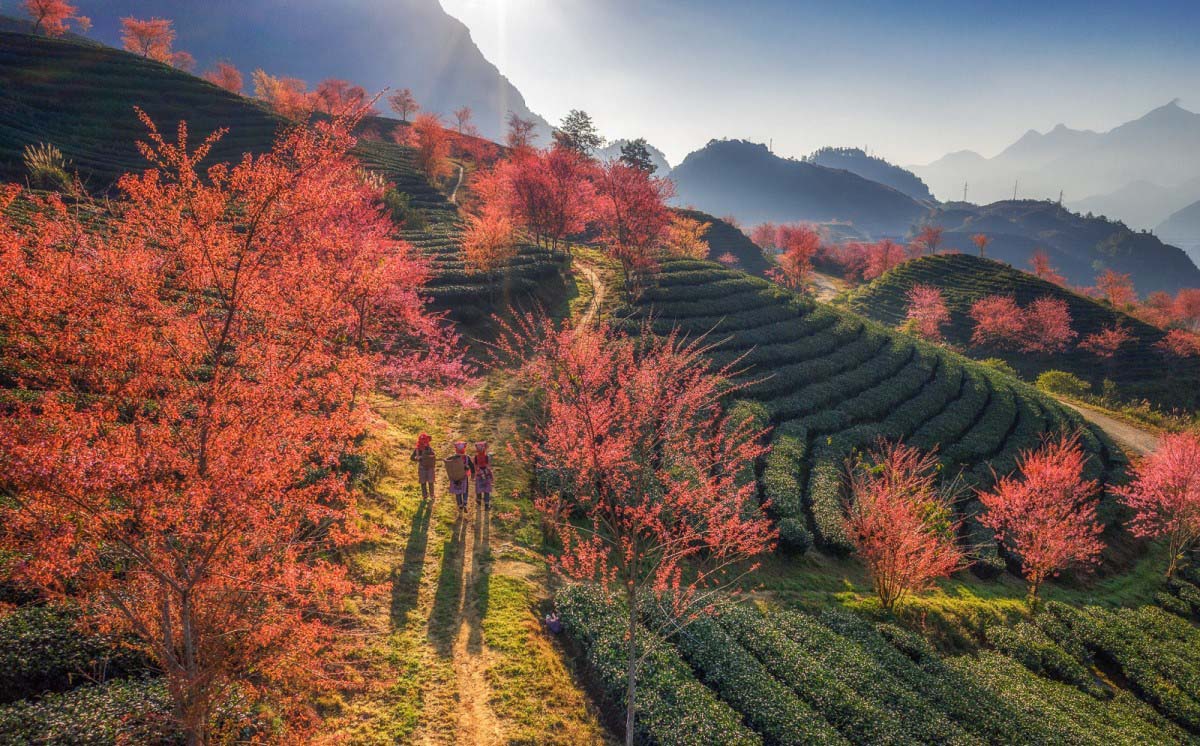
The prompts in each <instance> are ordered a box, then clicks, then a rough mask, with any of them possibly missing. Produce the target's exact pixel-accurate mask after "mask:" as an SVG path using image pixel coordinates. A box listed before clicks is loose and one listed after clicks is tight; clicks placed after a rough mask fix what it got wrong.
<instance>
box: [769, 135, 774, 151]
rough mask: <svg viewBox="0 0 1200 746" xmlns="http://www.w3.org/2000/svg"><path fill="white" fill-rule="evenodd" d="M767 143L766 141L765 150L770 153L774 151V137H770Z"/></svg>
mask: <svg viewBox="0 0 1200 746" xmlns="http://www.w3.org/2000/svg"><path fill="white" fill-rule="evenodd" d="M767 143H768V145H767V150H768V151H769V152H771V153H774V152H775V138H774V137H772V138H771V139H769V140H767Z"/></svg>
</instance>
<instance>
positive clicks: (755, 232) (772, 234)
mask: <svg viewBox="0 0 1200 746" xmlns="http://www.w3.org/2000/svg"><path fill="white" fill-rule="evenodd" d="M750 240H751V241H753V242H754V243H755V245H756V246H758V248H760V249H762V250H763V251H766V252H773V251H775V250H776V249H778V248H779V243H778V241H779V226H777V225H775V224H774V223H759V224H758V225H756V226H754V227H753V228H751V229H750Z"/></svg>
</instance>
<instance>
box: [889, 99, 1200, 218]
mask: <svg viewBox="0 0 1200 746" xmlns="http://www.w3.org/2000/svg"><path fill="white" fill-rule="evenodd" d="M911 170H912V171H913V173H915V174H916V175H917V176H919V177H921V178H922V179H923V180H924V181H925V182H926V183H927V184H929V186H930V188H931V189H932V191H933V193H934V194H935V195H936V196H938V197H940V198H941V199H944V200H945V199H960V198H961V197H962V191H963V185H964V184H966V185H967V199H968V200H970V201H973V202H978V203H988V202H994V201H997V200H1003V199H1012V197H1013V191H1014V189H1015V190H1016V196H1017V198H1018V199H1053V200H1057V199H1058V197H1059V194H1060V192H1061V193H1063V194H1064V196H1065V198H1066V201H1067V204H1069V205H1070V206H1071V207H1073V208H1075V209H1080V210H1084V211H1087V210H1089V209H1092V210H1093V212H1094V211H1095V210H1094V209H1093V206H1092V205H1089V204H1087V203H1088V202H1089V201H1091V200H1094V199H1097V198H1098V197H1099V196H1103V195H1112V196H1111V197H1110V198H1109V199H1108V200H1107V201H1105V202H1104V203H1103V204H1104V205H1105V207H1106V210H1105V213H1104V214H1107V215H1108V216H1109V217H1116V218H1119V219H1122V220H1125V221H1126V222H1129V223H1130V224H1132V225H1134V226H1135V227H1139V228H1148V227H1151V226H1152V225H1154V224H1155V223H1157V222H1158V220H1161V219H1162V218H1163V217H1165V216H1166V215H1167V214H1168V213H1169V212H1170V211H1169V210H1167V211H1165V212H1162V213H1159V214H1157V215H1156V214H1155V212H1154V210H1153V209H1151V210H1150V211H1149V212H1147V211H1146V210H1145V206H1144V205H1143V206H1141V207H1139V206H1138V204H1137V200H1136V198H1135V196H1134V195H1136V193H1137V192H1136V189H1135V187H1134V186H1133V185H1135V184H1136V183H1137V182H1139V181H1140V182H1146V183H1149V184H1152V185H1155V186H1156V187H1158V188H1163V189H1168V190H1170V189H1175V188H1176V187H1178V186H1180V185H1184V184H1188V183H1191V182H1193V181H1194V180H1196V179H1198V178H1200V114H1197V113H1195V112H1191V111H1188V110H1187V109H1184V108H1182V107H1181V106H1180V105H1179V102H1178V101H1177V100H1176V101H1171V102H1170V103H1168V104H1166V105H1164V106H1160V107H1158V108H1156V109H1154V110H1152V111H1150V112H1148V113H1146V114H1145V115H1143V116H1142V117H1139V118H1138V119H1135V120H1133V121H1130V122H1126V123H1124V124H1121V125H1119V126H1117V127H1114V128H1113V129H1111V130H1108V131H1107V132H1093V131H1091V130H1076V129H1071V128H1070V127H1067V126H1065V125H1062V124H1059V125H1058V126H1056V127H1054V128H1053V129H1051V130H1050V131H1048V132H1045V133H1041V132H1037V131H1036V130H1030V131H1028V132H1026V133H1025V134H1024V135H1023V136H1022V137H1021V138H1020V139H1018V140H1017V141H1016V142H1014V143H1013V144H1012V145H1010V146H1009V147H1007V148H1005V149H1004V150H1003V151H1002V152H1000V153H999V154H998V155H996V156H995V157H994V158H984V157H983V156H981V155H979V154H978V153H974V152H972V151H959V152H957V153H951V154H948V155H946V156H944V157H942V158H940V159H938V160H937V161H934V162H933V163H930V164H928V165H924V166H913V167H911ZM1197 196H1198V197H1200V195H1197ZM1183 204H1187V202H1182V203H1180V204H1179V206H1182V205H1183ZM1152 207H1153V206H1151V208H1152ZM1135 217H1136V220H1135V219H1134V218H1135ZM1144 221H1150V222H1147V223H1145V224H1139V223H1143V222H1144Z"/></svg>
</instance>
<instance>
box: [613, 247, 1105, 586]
mask: <svg viewBox="0 0 1200 746" xmlns="http://www.w3.org/2000/svg"><path fill="white" fill-rule="evenodd" d="M630 314H631V320H630V321H629V322H628V323H629V324H631V325H632V324H636V323H637V320H638V319H639V318H646V317H650V318H652V319H653V322H652V323H653V327H654V329H655V330H656V331H666V330H669V329H671V328H673V327H678V328H679V329H681V330H682V331H684V332H686V333H689V334H705V333H709V334H710V336H711V337H712V338H713V339H714V340H724V342H723V344H721V345H720V347H719V348H718V350H717V351H716V352H715V355H714V356H715V358H716V359H717V360H718V361H719V362H721V363H726V362H733V361H737V363H738V365H739V366H748V372H747V373H745V376H746V380H747V381H749V382H750V383H749V386H748V387H747V388H746V389H745V392H744V393H745V396H746V397H747V398H748V399H749V400H750V402H751V404H752V406H753V407H754V408H755V409H756V410H757V411H758V412H759V413H760V415H761V416H762V417H763V419H764V420H766V421H768V422H770V423H771V424H772V425H774V426H775V429H774V434H773V444H774V448H773V451H772V454H771V456H770V457H769V459H768V461H767V463H766V466H765V469H764V471H763V474H762V483H763V487H764V490H765V493H766V496H767V497H769V498H770V499H771V500H772V503H773V505H774V510H775V512H776V517H777V519H778V520H779V521H780V528H781V532H782V534H783V536H784V539H785V541H787V542H788V543H791V544H793V545H795V546H801V547H802V546H805V545H806V544H807V542H808V536H809V532H810V531H811V532H813V533H815V535H816V539H817V541H818V542H819V543H820V545H822V546H823V547H825V548H827V549H829V550H833V551H838V552H841V551H846V550H847V549H848V548H849V545H848V541H847V538H846V536H845V535H844V534H843V530H842V526H841V512H840V511H841V497H842V495H841V491H842V481H843V480H842V473H843V467H844V463H845V460H846V458H847V456H848V455H849V454H850V453H851V452H852V451H853V450H854V449H858V448H862V447H864V446H868V445H870V444H871V443H872V442H874V441H875V440H876V439H878V438H880V437H887V438H891V439H903V440H905V441H906V442H908V443H911V444H913V445H916V446H918V447H921V448H924V449H932V448H937V449H938V453H939V454H940V457H941V460H942V462H943V463H944V464H945V468H946V473H948V474H957V473H962V474H963V475H964V476H965V478H967V479H968V480H970V481H972V482H974V483H987V482H989V481H990V479H991V475H992V470H993V469H994V470H995V471H996V472H998V473H1005V472H1008V471H1010V470H1011V469H1012V468H1013V467H1014V465H1015V458H1016V456H1017V454H1018V451H1019V450H1021V449H1025V448H1030V447H1032V446H1035V445H1037V444H1038V443H1039V441H1040V439H1041V438H1042V436H1043V435H1044V434H1045V433H1047V432H1049V431H1056V430H1063V429H1066V430H1075V429H1078V430H1079V431H1080V432H1081V433H1082V438H1083V443H1084V447H1085V448H1086V449H1087V451H1088V452H1089V454H1090V455H1091V458H1090V460H1089V469H1090V471H1091V473H1092V475H1093V476H1104V475H1106V474H1108V473H1110V472H1111V471H1112V470H1113V469H1114V468H1116V467H1118V466H1119V464H1120V463H1121V462H1122V460H1123V457H1122V456H1121V455H1120V454H1119V452H1118V451H1117V450H1116V449H1115V448H1114V447H1113V445H1112V444H1111V442H1110V441H1108V439H1107V437H1106V436H1104V435H1103V434H1102V433H1100V432H1099V431H1097V430H1095V429H1093V428H1091V427H1090V426H1088V425H1087V424H1086V423H1085V422H1083V420H1082V419H1081V418H1080V417H1079V416H1078V415H1077V414H1076V413H1074V412H1073V411H1070V410H1068V409H1066V408H1064V407H1062V406H1060V405H1059V404H1058V403H1056V402H1054V401H1053V400H1051V399H1049V398H1047V397H1045V396H1043V395H1042V394H1040V393H1038V392H1037V391H1036V390H1034V389H1033V388H1031V387H1030V386H1027V385H1025V384H1022V383H1020V382H1017V381H1014V380H1013V379H1011V378H1010V377H1007V376H1004V375H1002V374H1000V373H997V372H995V371H993V370H991V369H990V368H987V367H985V366H982V365H979V364H977V363H974V362H972V361H970V360H967V359H966V358H963V357H961V356H959V355H956V354H953V353H949V352H946V351H944V350H942V349H940V348H937V347H933V346H930V345H926V344H924V343H922V342H919V341H917V340H914V339H912V338H910V337H908V336H906V335H902V334H898V333H895V332H892V331H890V330H888V329H886V328H884V327H882V326H880V325H878V324H876V323H874V322H871V321H869V320H865V319H863V318H861V317H859V316H857V315H855V314H852V313H848V312H845V311H841V310H837V309H835V308H832V307H830V306H826V305H823V304H819V303H816V302H814V301H811V300H808V299H805V298H802V297H799V296H797V295H795V294H793V293H790V292H788V291H785V290H783V289H781V288H778V287H776V286H774V285H772V284H770V283H768V282H767V281H765V280H762V279H759V278H755V277H750V276H748V275H746V274H744V273H742V272H737V271H732V270H728V269H725V268H723V267H721V266H720V265H717V264H715V263H713V262H705V261H695V260H671V261H667V262H665V263H664V265H663V268H662V271H661V273H660V275H659V276H658V284H657V286H656V287H653V288H651V289H649V290H647V291H646V292H645V294H644V295H643V296H642V298H641V299H640V300H639V302H638V304H637V306H636V307H635V308H633V309H631V311H630ZM978 508H979V505H978V503H977V501H975V502H970V503H967V504H966V505H964V507H963V509H964V510H965V511H966V512H967V514H968V516H971V515H973V513H974V512H975V511H976V510H978ZM968 526H969V527H970V530H971V531H972V533H973V536H972V537H971V543H972V544H978V545H981V546H982V547H983V548H982V549H981V558H980V567H981V569H987V568H991V569H996V570H998V569H1001V567H1002V563H1001V562H1000V560H999V558H998V556H997V552H996V547H995V545H994V542H993V541H992V539H991V537H990V534H989V533H988V532H986V531H983V530H982V528H981V527H980V526H979V525H978V524H977V523H976V522H975V521H974V520H973V519H972V520H969V521H968Z"/></svg>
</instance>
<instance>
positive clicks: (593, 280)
mask: <svg viewBox="0 0 1200 746" xmlns="http://www.w3.org/2000/svg"><path fill="white" fill-rule="evenodd" d="M574 266H575V267H576V268H577V269H578V270H579V273H580V274H581V275H583V277H584V279H585V280H587V281H588V284H589V285H591V286H592V299H591V300H590V301H588V306H587V309H586V310H585V311H584V312H583V314H582V315H581V316H580V317H579V325H580V326H587V325H588V324H590V323H592V322H593V321H594V320H595V319H596V317H597V316H598V315H599V313H600V306H601V304H602V303H604V295H605V293H606V292H607V290H606V288H605V287H604V283H603V282H602V281H601V280H600V275H599V274H597V273H596V268H595V267H593V266H591V265H590V264H581V263H579V262H578V261H576V262H575V265H574Z"/></svg>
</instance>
